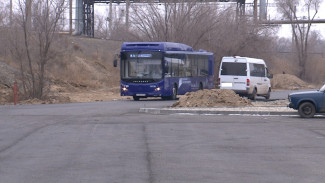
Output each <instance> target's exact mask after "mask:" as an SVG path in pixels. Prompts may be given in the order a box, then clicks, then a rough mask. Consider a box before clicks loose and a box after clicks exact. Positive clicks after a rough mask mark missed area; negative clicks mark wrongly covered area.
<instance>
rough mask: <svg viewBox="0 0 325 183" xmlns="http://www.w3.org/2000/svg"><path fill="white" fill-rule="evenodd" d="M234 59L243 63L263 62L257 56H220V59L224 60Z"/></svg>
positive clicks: (233, 60) (231, 60)
mask: <svg viewBox="0 0 325 183" xmlns="http://www.w3.org/2000/svg"><path fill="white" fill-rule="evenodd" d="M235 60H237V61H239V62H245V63H247V62H248V63H258V64H265V62H264V60H263V59H258V58H250V57H241V56H232V57H230V56H226V57H223V58H222V61H226V62H235Z"/></svg>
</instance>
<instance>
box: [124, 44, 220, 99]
mask: <svg viewBox="0 0 325 183" xmlns="http://www.w3.org/2000/svg"><path fill="white" fill-rule="evenodd" d="M120 59H121V62H120V69H121V96H133V99H134V100H139V99H140V98H146V97H161V98H162V99H171V100H175V99H176V96H177V95H183V94H185V93H186V92H191V91H196V90H199V89H212V88H214V75H213V74H214V62H213V60H214V59H213V53H210V52H206V51H194V50H193V48H192V47H190V46H188V45H185V44H181V43H172V42H124V43H123V44H122V48H121V53H120Z"/></svg>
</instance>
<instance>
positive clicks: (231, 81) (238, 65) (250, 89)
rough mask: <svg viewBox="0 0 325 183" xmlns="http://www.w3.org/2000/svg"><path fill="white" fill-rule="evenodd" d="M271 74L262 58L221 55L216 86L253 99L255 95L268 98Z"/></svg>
mask: <svg viewBox="0 0 325 183" xmlns="http://www.w3.org/2000/svg"><path fill="white" fill-rule="evenodd" d="M269 78H272V75H270V76H268V70H267V66H266V64H265V62H264V60H262V59H256V58H248V57H239V56H236V57H223V58H222V60H221V63H220V69H219V78H218V86H219V88H220V89H231V90H234V91H235V92H236V93H237V94H239V95H242V96H247V97H248V98H250V99H252V100H255V99H256V96H264V97H265V98H266V99H269V98H270V93H271V82H270V79H269Z"/></svg>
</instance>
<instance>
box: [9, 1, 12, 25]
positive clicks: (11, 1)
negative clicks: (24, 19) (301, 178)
mask: <svg viewBox="0 0 325 183" xmlns="http://www.w3.org/2000/svg"><path fill="white" fill-rule="evenodd" d="M9 19H10V26H12V0H10V17H9Z"/></svg>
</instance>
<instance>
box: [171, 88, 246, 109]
mask: <svg viewBox="0 0 325 183" xmlns="http://www.w3.org/2000/svg"><path fill="white" fill-rule="evenodd" d="M249 105H252V104H251V101H250V100H249V99H247V98H242V97H240V96H239V95H238V94H236V93H235V92H234V91H232V90H225V89H212V90H199V91H196V92H188V93H186V94H185V95H184V96H181V97H180V99H179V100H178V101H177V102H175V103H174V104H173V105H172V107H225V106H231V107H234V106H249Z"/></svg>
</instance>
